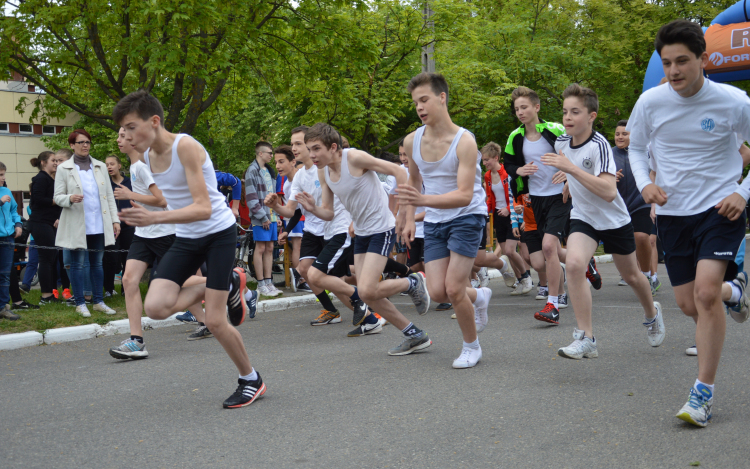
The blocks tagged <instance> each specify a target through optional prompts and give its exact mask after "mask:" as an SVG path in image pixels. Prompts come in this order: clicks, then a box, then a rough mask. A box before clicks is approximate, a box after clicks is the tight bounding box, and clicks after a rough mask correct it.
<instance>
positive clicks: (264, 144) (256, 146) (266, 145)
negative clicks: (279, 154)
mask: <svg viewBox="0 0 750 469" xmlns="http://www.w3.org/2000/svg"><path fill="white" fill-rule="evenodd" d="M260 147H266V148H270V149H271V151H273V145H271V144H270V143H268V142H264V141H262V140H261V141H260V142H258V143H256V144H255V149H256V150H257V149H258V148H260Z"/></svg>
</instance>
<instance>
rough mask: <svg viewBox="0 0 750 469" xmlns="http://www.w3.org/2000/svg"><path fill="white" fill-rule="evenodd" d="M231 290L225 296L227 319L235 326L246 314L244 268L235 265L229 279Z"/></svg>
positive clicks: (240, 322) (241, 321)
mask: <svg viewBox="0 0 750 469" xmlns="http://www.w3.org/2000/svg"><path fill="white" fill-rule="evenodd" d="M230 282H231V285H232V290H231V291H230V292H229V295H228V296H227V319H229V323H230V324H231V325H233V326H235V327H237V326H239V325H240V324H242V323H243V322H244V321H245V316H247V303H245V295H244V291H245V290H246V289H247V287H246V286H245V285H246V279H245V269H243V268H241V267H235V268H234V270H233V272H232V278H231V279H230Z"/></svg>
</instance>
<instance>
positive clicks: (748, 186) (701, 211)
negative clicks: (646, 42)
mask: <svg viewBox="0 0 750 469" xmlns="http://www.w3.org/2000/svg"><path fill="white" fill-rule="evenodd" d="M655 46H656V51H657V53H658V54H659V56H660V57H661V62H662V66H663V68H664V74H665V76H666V78H667V79H668V80H669V83H668V84H667V85H663V86H657V87H655V88H652V89H650V90H648V91H646V92H644V93H643V94H642V95H641V97H640V98H638V102H636V104H635V107H634V108H633V113H632V114H631V116H630V119H629V120H628V126H627V130H628V131H629V132H630V164H631V168H632V170H633V176H634V177H635V180H636V184H637V185H638V189H639V190H640V191H641V194H642V195H643V199H644V200H645V201H646V203H656V204H657V207H656V214H657V219H656V224H657V229H658V232H659V237H660V238H661V241H662V244H663V247H664V263H665V265H666V266H667V273H668V274H669V279H670V281H671V283H672V286H673V288H674V293H675V299H676V300H677V305H678V306H679V307H680V309H681V310H682V311H683V313H685V314H686V315H687V316H690V317H692V318H693V319H694V320H695V322H696V330H695V343H696V345H697V348H698V350H699V351H700V353H699V354H698V379H697V380H696V381H695V383H694V384H693V386H692V387H691V389H690V394H689V398H688V402H687V403H686V404H685V405H684V406H683V407H682V409H681V410H680V412H679V413H678V414H677V417H678V418H680V419H682V420H684V421H686V422H689V423H691V424H693V425H697V426H701V427H705V426H706V425H707V424H708V421H709V420H710V419H711V415H712V413H711V409H712V406H713V401H714V399H713V397H714V381H715V379H716V371H717V369H718V366H719V359H720V358H721V351H722V348H723V346H724V336H725V332H726V314H725V312H724V307H723V305H722V301H723V302H725V303H727V304H728V305H732V306H735V307H737V309H738V310H739V311H736V313H737V315H738V318H736V319H739V320H741V321H743V320H745V319H746V318H747V316H748V312H750V308H749V306H750V304H749V303H748V300H747V296H746V294H745V286H746V284H747V275H746V274H745V273H744V272H739V273H737V270H738V269H737V265H736V263H735V262H734V261H735V258H736V255H737V250H738V247H739V246H740V243H741V242H742V239H743V237H744V236H745V206H746V204H747V199H748V197H750V179H745V180H744V181H743V183H742V185H739V184H738V183H737V181H738V180H739V179H740V177H741V175H742V163H741V161H742V157H741V155H740V153H739V152H738V151H737V148H739V146H740V143H741V142H744V141H747V140H750V99H748V97H747V94H746V93H745V92H744V91H741V90H739V89H737V88H734V87H732V86H729V85H724V84H719V83H715V82H712V81H711V80H709V79H707V78H704V69H705V67H706V65H707V64H708V53H707V52H706V41H705V38H704V36H703V30H702V29H701V27H700V26H699V25H697V24H696V23H693V22H690V21H686V20H675V21H672V22H671V23H668V24H666V25H664V26H662V28H661V29H660V30H659V32H658V33H657V35H656V40H655ZM649 143H650V148H651V150H652V151H651V157H652V159H653V160H654V163H655V165H654V166H655V168H656V181H655V183H653V182H652V181H651V179H650V178H649V166H648V158H647V156H646V147H647V145H649ZM724 281H731V282H732V283H731V286H730V285H728V284H726V283H723V282H724Z"/></svg>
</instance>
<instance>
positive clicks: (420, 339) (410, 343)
mask: <svg viewBox="0 0 750 469" xmlns="http://www.w3.org/2000/svg"><path fill="white" fill-rule="evenodd" d="M430 345H432V341H431V340H430V338H429V337H428V336H427V332H425V331H422V333H421V334H419V336H417V337H404V340H403V341H402V342H401V343H400V344H399V345H397V346H396V347H393V348H392V349H390V350H388V355H394V356H398V355H409V354H410V353H413V352H416V351H419V350H423V349H426V348H427V347H429V346H430Z"/></svg>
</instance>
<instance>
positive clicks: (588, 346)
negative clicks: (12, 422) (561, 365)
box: [557, 329, 599, 360]
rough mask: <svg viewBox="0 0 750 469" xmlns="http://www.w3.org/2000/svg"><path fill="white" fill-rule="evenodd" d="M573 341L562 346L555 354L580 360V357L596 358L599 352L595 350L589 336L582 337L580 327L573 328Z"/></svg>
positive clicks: (594, 345)
mask: <svg viewBox="0 0 750 469" xmlns="http://www.w3.org/2000/svg"><path fill="white" fill-rule="evenodd" d="M573 339H574V340H573V343H572V344H570V345H568V346H567V347H562V348H561V349H559V350H558V351H557V354H558V355H560V356H561V357H565V358H573V359H575V360H580V359H581V358H596V357H598V356H599V352H598V351H597V350H596V344H595V343H594V342H592V341H591V339H590V338H588V337H584V333H583V331H582V330H580V329H574V330H573Z"/></svg>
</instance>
